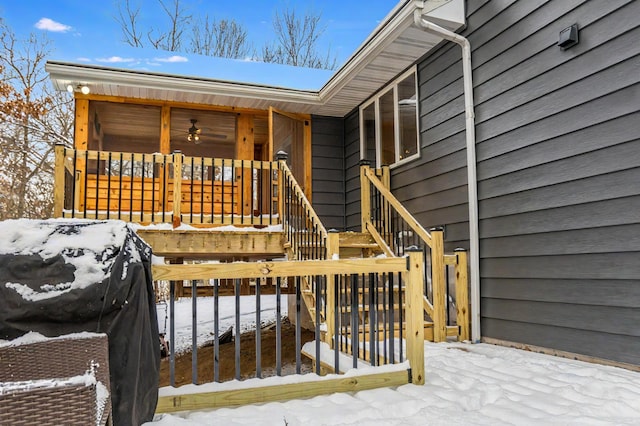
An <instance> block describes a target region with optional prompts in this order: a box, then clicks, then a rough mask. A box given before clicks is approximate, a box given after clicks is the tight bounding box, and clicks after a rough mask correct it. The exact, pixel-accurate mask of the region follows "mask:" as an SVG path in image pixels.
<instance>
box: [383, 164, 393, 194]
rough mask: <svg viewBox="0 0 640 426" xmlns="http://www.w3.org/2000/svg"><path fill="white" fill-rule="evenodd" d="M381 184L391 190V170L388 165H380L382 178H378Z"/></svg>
mask: <svg viewBox="0 0 640 426" xmlns="http://www.w3.org/2000/svg"><path fill="white" fill-rule="evenodd" d="M380 181H382V184H383V185H384V187H385V188H387V190H388V191H391V172H390V171H389V166H382V178H381V179H380Z"/></svg>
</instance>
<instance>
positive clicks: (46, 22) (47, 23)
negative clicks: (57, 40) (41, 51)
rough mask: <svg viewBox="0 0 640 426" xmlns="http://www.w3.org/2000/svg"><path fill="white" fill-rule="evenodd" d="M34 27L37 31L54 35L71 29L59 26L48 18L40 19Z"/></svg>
mask: <svg viewBox="0 0 640 426" xmlns="http://www.w3.org/2000/svg"><path fill="white" fill-rule="evenodd" d="M35 27H36V28H37V29H39V30H43V31H53V32H54V33H66V32H67V31H69V30H70V29H71V27H70V26H69V25H65V24H61V23H60V22H56V21H54V20H53V19H49V18H41V19H40V20H39V21H38V22H36V24H35Z"/></svg>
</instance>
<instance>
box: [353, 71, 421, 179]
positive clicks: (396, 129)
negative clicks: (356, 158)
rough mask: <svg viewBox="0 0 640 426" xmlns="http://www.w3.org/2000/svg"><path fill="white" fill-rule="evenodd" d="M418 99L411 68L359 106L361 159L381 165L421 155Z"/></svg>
mask: <svg viewBox="0 0 640 426" xmlns="http://www.w3.org/2000/svg"><path fill="white" fill-rule="evenodd" d="M417 98H418V96H417V85H416V72H415V69H412V70H411V71H409V72H407V73H405V74H403V75H401V76H400V77H399V78H398V79H396V80H395V81H394V82H393V83H391V84H390V85H389V86H387V87H386V88H385V89H384V90H382V91H381V92H380V93H379V94H377V95H376V96H374V97H373V98H371V99H369V100H368V101H367V102H365V103H364V104H363V105H362V106H361V107H360V158H363V159H367V160H369V161H371V163H372V165H375V167H380V166H382V165H389V166H392V165H397V164H401V163H404V162H407V161H410V160H412V159H414V158H417V157H418V156H419V155H420V151H419V149H418V108H417V106H418V102H417Z"/></svg>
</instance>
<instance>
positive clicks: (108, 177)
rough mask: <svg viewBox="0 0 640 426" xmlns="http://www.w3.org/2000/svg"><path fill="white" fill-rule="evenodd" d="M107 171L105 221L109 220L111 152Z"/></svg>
mask: <svg viewBox="0 0 640 426" xmlns="http://www.w3.org/2000/svg"><path fill="white" fill-rule="evenodd" d="M107 161H108V166H109V167H107V169H108V170H109V171H108V172H107V179H108V180H107V219H111V215H110V213H111V152H109V157H108V160H107Z"/></svg>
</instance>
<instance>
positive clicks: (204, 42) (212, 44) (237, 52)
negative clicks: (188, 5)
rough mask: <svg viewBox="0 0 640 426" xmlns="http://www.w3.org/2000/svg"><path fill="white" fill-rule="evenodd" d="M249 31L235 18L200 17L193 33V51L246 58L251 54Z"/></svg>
mask: <svg viewBox="0 0 640 426" xmlns="http://www.w3.org/2000/svg"><path fill="white" fill-rule="evenodd" d="M251 50H252V48H251V45H250V44H249V42H248V40H247V31H246V30H245V29H244V27H242V25H240V24H239V23H238V22H236V21H235V20H233V19H231V20H227V19H221V20H220V21H216V20H210V19H209V15H205V17H204V18H202V19H198V20H197V21H196V23H195V24H194V25H193V31H192V33H191V50H190V51H191V52H193V53H197V54H200V55H206V56H218V57H221V58H233V59H238V58H245V57H248V56H250V55H251Z"/></svg>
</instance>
